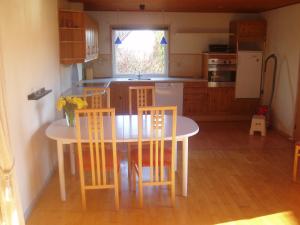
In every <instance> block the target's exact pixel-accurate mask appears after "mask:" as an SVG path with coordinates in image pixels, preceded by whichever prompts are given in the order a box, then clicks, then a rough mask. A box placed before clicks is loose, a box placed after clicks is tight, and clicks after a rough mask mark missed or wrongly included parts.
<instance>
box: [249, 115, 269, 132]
mask: <svg viewBox="0 0 300 225" xmlns="http://www.w3.org/2000/svg"><path fill="white" fill-rule="evenodd" d="M255 131H259V132H260V134H261V135H262V136H266V117H265V116H264V115H254V116H253V117H252V122H251V128H250V135H253V134H254V132H255Z"/></svg>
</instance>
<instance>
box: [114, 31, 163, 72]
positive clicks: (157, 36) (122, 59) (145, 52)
mask: <svg viewBox="0 0 300 225" xmlns="http://www.w3.org/2000/svg"><path fill="white" fill-rule="evenodd" d="M167 36H168V31H167V30H166V29H155V30H149V29H147V30H146V29H145V30H144V29H138V30H136V29H135V30H133V29H113V30H112V50H113V74H114V76H130V75H139V74H140V75H149V76H164V75H167V73H168V44H161V40H162V38H163V37H165V39H166V40H168V37H167ZM118 38H119V39H120V42H121V43H119V44H116V43H115V42H116V40H117V39H118Z"/></svg>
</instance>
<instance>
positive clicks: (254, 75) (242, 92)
mask: <svg viewBox="0 0 300 225" xmlns="http://www.w3.org/2000/svg"><path fill="white" fill-rule="evenodd" d="M237 54H238V66H237V73H236V85H235V97H236V98H256V99H258V98H260V86H261V72H262V61H263V59H262V56H263V52H261V51H238V53H237Z"/></svg>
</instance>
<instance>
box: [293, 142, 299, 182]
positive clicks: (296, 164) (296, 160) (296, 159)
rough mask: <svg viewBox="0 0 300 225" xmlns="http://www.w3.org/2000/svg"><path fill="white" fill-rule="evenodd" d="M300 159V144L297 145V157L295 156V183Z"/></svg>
mask: <svg viewBox="0 0 300 225" xmlns="http://www.w3.org/2000/svg"><path fill="white" fill-rule="evenodd" d="M299 157H300V142H297V143H296V144H295V156H294V170H293V181H295V182H296V181H297V171H298V158H299Z"/></svg>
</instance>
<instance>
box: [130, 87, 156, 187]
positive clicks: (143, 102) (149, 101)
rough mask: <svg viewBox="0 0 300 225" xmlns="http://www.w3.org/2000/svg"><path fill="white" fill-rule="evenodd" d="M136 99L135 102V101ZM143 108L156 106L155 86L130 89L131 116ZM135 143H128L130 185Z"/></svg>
mask: <svg viewBox="0 0 300 225" xmlns="http://www.w3.org/2000/svg"><path fill="white" fill-rule="evenodd" d="M134 97H135V99H136V100H135V101H134ZM141 106H155V87H154V86H130V87H129V114H130V115H132V114H133V113H137V109H138V107H141ZM135 145H136V144H135V143H128V145H127V151H128V156H127V160H128V183H129V185H130V184H131V182H130V180H131V175H132V173H131V167H130V164H131V159H130V158H131V153H130V152H131V148H132V147H133V146H135Z"/></svg>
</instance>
